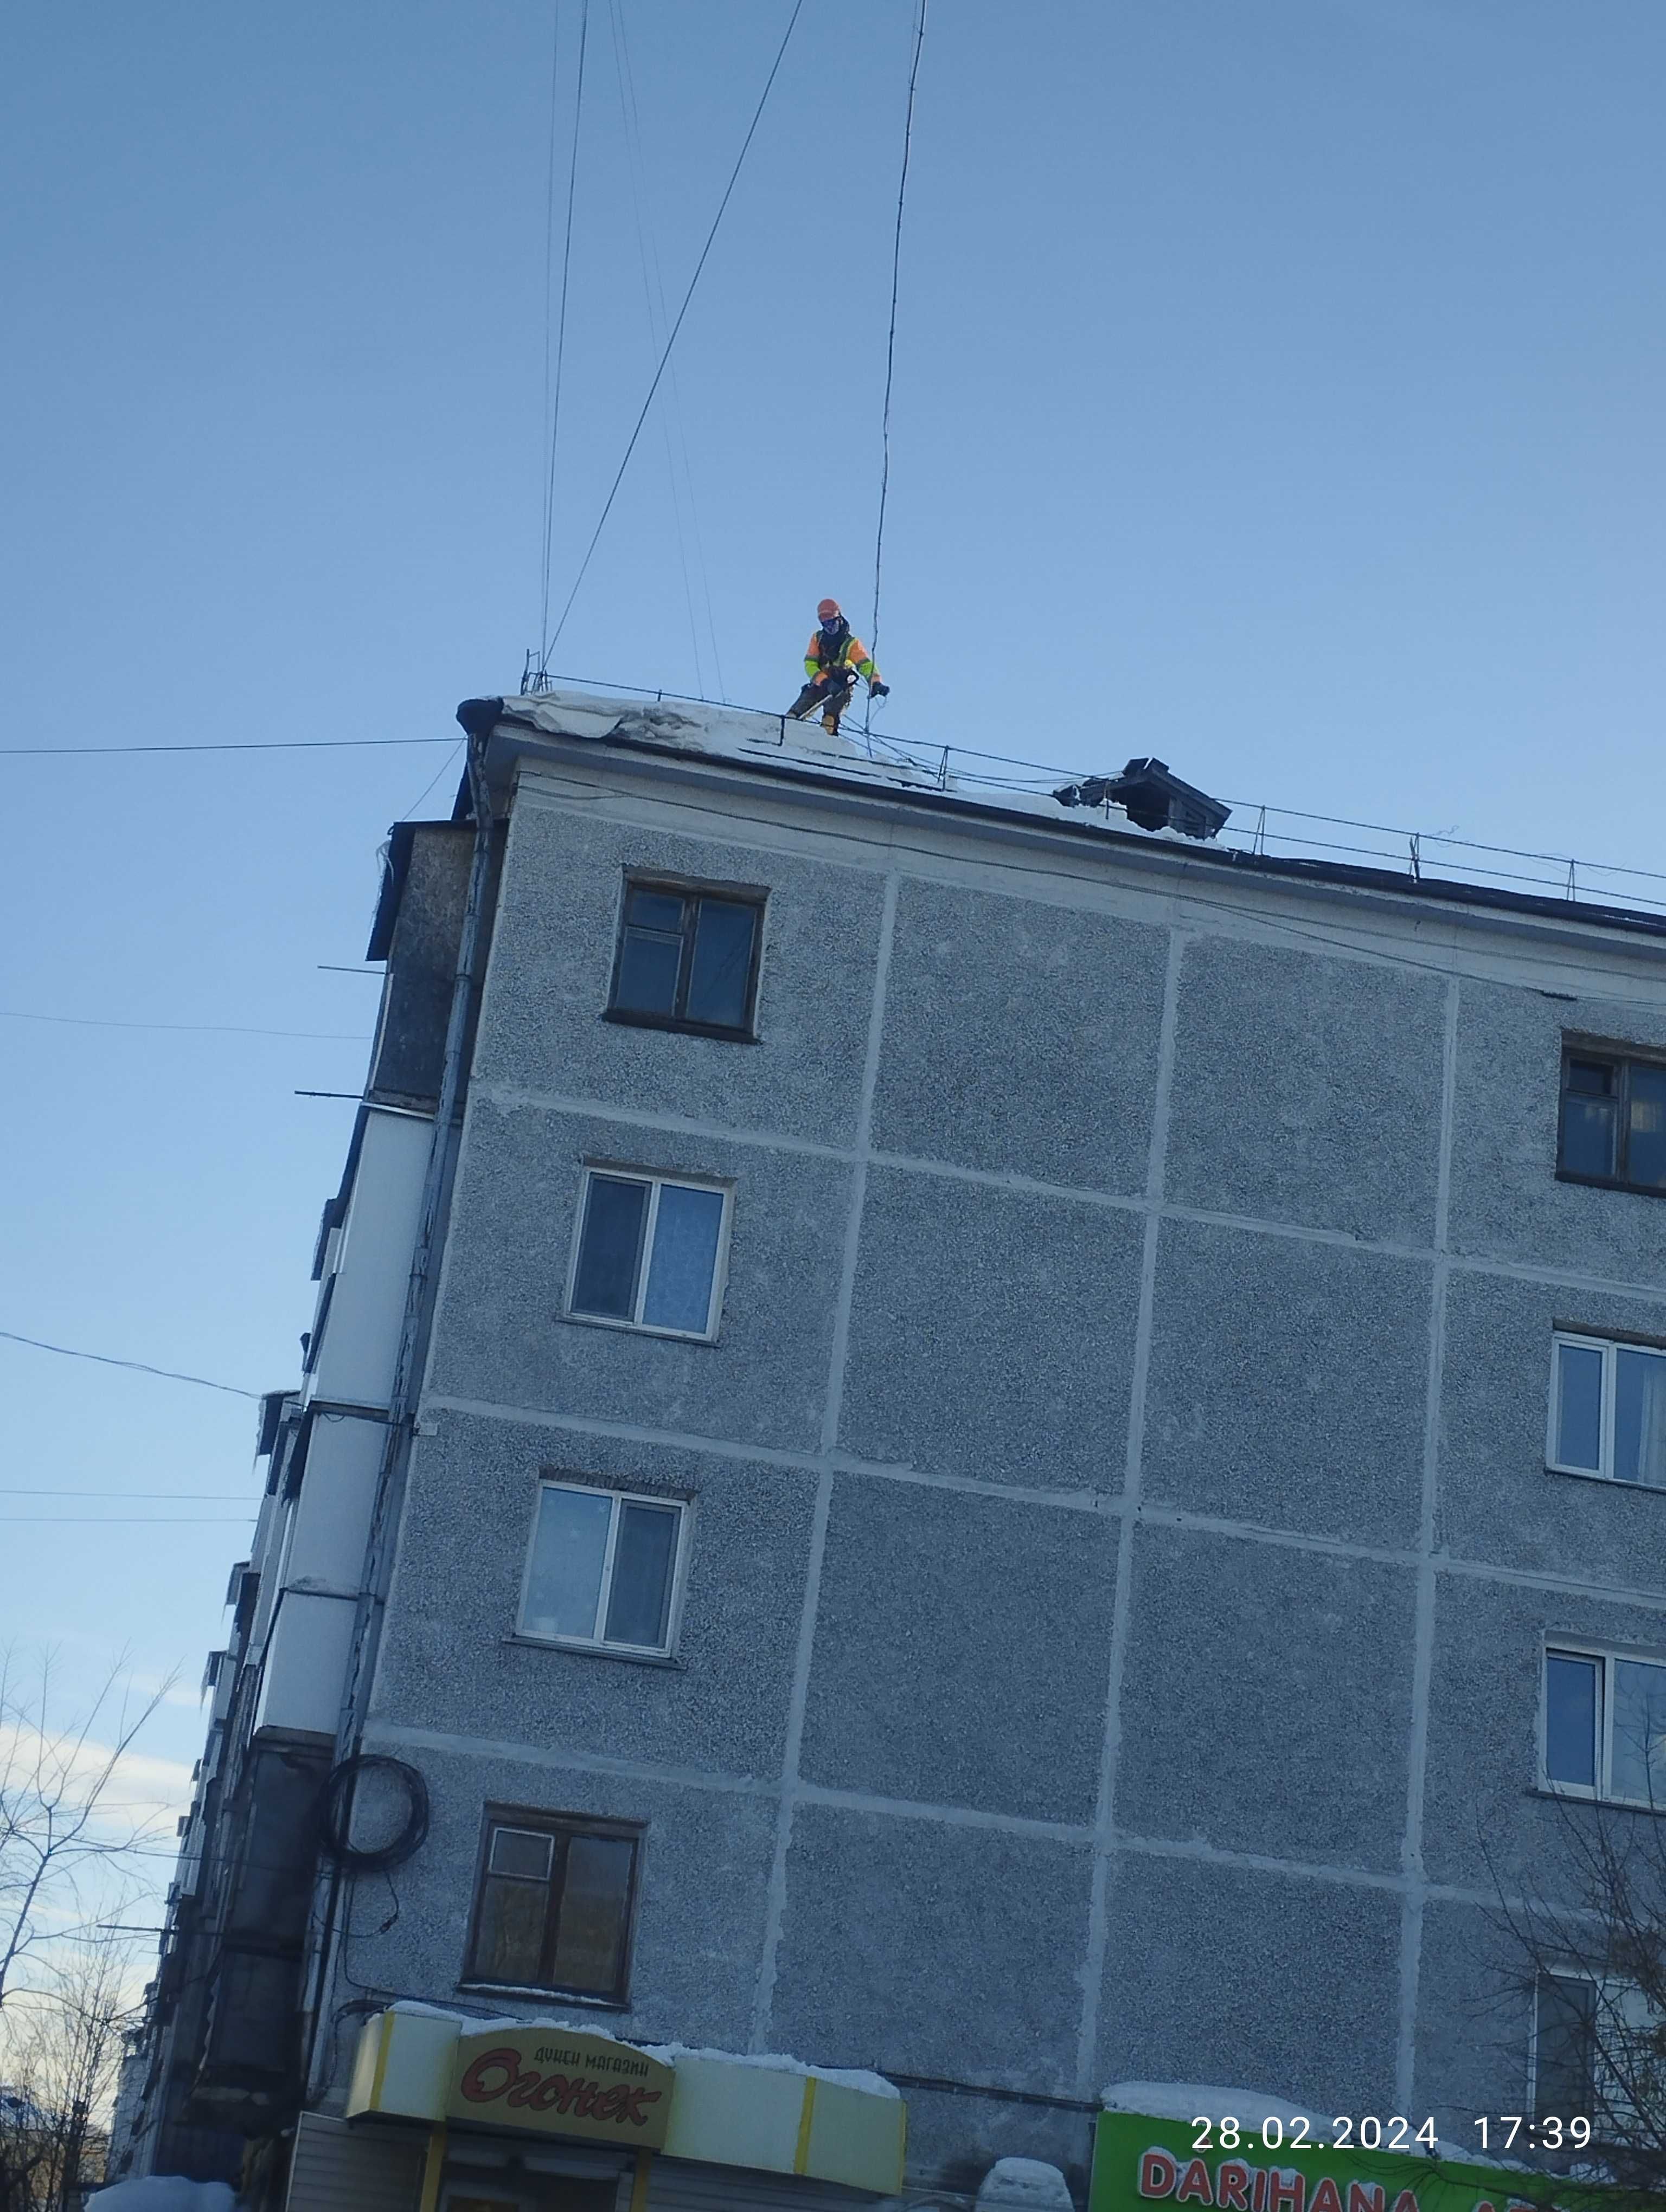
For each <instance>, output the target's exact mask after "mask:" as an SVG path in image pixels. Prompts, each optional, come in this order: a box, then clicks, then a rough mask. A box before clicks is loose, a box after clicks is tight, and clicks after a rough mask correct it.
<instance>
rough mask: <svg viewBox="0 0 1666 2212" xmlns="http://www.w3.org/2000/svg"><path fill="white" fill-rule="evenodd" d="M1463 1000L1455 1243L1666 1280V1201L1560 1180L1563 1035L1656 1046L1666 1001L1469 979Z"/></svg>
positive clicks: (1627, 1277)
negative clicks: (1620, 999)
mask: <svg viewBox="0 0 1666 2212" xmlns="http://www.w3.org/2000/svg"><path fill="white" fill-rule="evenodd" d="M1458 1005H1459V1015H1458V1058H1457V1085H1456V1096H1455V1098H1454V1103H1453V1142H1452V1197H1451V1243H1452V1249H1453V1250H1454V1251H1457V1252H1466V1253H1476V1254H1484V1255H1487V1256H1489V1257H1493V1258H1503V1259H1511V1260H1526V1261H1536V1262H1537V1263H1538V1264H1539V1265H1541V1266H1548V1267H1566V1268H1567V1269H1569V1270H1570V1272H1572V1273H1577V1274H1582V1275H1606V1276H1609V1277H1612V1278H1614V1279H1617V1280H1620V1281H1622V1282H1631V1283H1639V1284H1658V1283H1663V1282H1666V1204H1663V1202H1662V1200H1660V1199H1658V1198H1651V1197H1648V1196H1646V1195H1645V1194H1641V1193H1639V1192H1635V1191H1620V1190H1602V1189H1599V1188H1594V1187H1593V1186H1591V1185H1590V1184H1585V1183H1571V1182H1557V1180H1556V1133H1557V1121H1558V1115H1559V1112H1560V1089H1561V1075H1562V1040H1563V1037H1564V1036H1565V1035H1573V1036H1580V1035H1583V1036H1594V1037H1599V1038H1610V1039H1613V1040H1614V1042H1617V1043H1620V1044H1625V1043H1633V1044H1639V1045H1642V1046H1645V1047H1646V1048H1650V1049H1651V1050H1654V1051H1659V1050H1661V1049H1662V1048H1666V1012H1663V1013H1656V1012H1652V1011H1651V1009H1650V1008H1648V1007H1645V1006H1614V1005H1613V1004H1611V1003H1609V1002H1608V1001H1607V1000H1598V999H1568V998H1565V997H1563V996H1562V995H1561V994H1560V993H1559V994H1556V995H1555V996H1554V997H1552V996H1549V995H1547V994H1544V993H1541V992H1538V991H1512V990H1509V989H1506V988H1505V987H1503V986H1502V985H1498V984H1487V983H1476V982H1470V981H1466V982H1464V983H1463V984H1462V986H1461V996H1460V999H1459V1002H1458Z"/></svg>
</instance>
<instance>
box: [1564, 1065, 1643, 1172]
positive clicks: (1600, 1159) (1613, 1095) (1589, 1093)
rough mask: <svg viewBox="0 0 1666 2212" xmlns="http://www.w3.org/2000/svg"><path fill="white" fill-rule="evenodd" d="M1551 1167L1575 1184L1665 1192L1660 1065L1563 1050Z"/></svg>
mask: <svg viewBox="0 0 1666 2212" xmlns="http://www.w3.org/2000/svg"><path fill="white" fill-rule="evenodd" d="M1556 1171H1557V1173H1558V1174H1559V1175H1561V1176H1567V1177H1569V1178H1570V1179H1571V1180H1572V1181H1573V1182H1604V1183H1612V1184H1615V1185H1618V1186H1619V1187H1620V1188H1623V1189H1626V1190H1658V1191H1666V1066H1661V1065H1657V1063H1655V1062H1654V1061H1651V1060H1615V1059H1611V1058H1609V1057H1608V1056H1607V1055H1605V1054H1600V1053H1585V1052H1582V1051H1578V1050H1570V1051H1569V1052H1567V1053H1566V1054H1565V1055H1564V1057H1563V1060H1562V1127H1561V1139H1560V1144H1559V1146H1558V1147H1557V1154H1556Z"/></svg>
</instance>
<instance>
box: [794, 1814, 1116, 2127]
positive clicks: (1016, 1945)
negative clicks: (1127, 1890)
mask: <svg viewBox="0 0 1666 2212" xmlns="http://www.w3.org/2000/svg"><path fill="white" fill-rule="evenodd" d="M1090 1877H1091V1852H1090V1851H1089V1850H1088V1848H1087V1846H1086V1845H1085V1844H1060V1843H1052V1842H1049V1841H1047V1840H1046V1839H1044V1838H1038V1837H1031V1836H1019V1835H1013V1834H1012V1833H1010V1832H1007V1831H1006V1830H999V1829H990V1828H973V1827H961V1826H953V1825H951V1824H950V1823H948V1822H946V1821H939V1820H898V1819H896V1818H894V1817H887V1816H885V1815H880V1814H870V1813H856V1812H846V1811H844V1810H842V1809H836V1808H831V1807H827V1806H800V1808H799V1811H798V1814H797V1816H796V1818H795V1820H794V1822H793V1847H792V1850H791V1852H790V1854H789V1856H788V1862H787V1912H786V1917H785V1920H784V1922H783V1923H782V1936H781V1955H780V1966H779V1973H778V1978H777V1980H776V1983H775V2009H774V2014H773V2018H772V2024H771V2027H770V2037H771V2040H772V2043H773V2046H774V2048H775V2049H776V2050H778V2051H814V2052H815V2053H816V2054H817V2057H818V2062H819V2063H822V2064H824V2065H831V2066H876V2067H878V2068H879V2069H880V2070H881V2071H882V2072H884V2071H885V2070H887V2069H892V2068H894V2069H897V2070H898V2071H900V2072H903V2073H907V2074H930V2075H936V2076H937V2077H939V2079H941V2078H943V2077H945V2076H946V2077H948V2078H950V2079H952V2080H954V2081H994V2082H1000V2083H1001V2084H1003V2085H1004V2086H1006V2087H1009V2088H1018V2089H1037V2090H1041V2091H1043V2093H1048V2092H1050V2093H1055V2094H1056V2093H1057V2091H1058V2088H1059V2084H1060V2083H1061V2081H1067V2080H1068V2079H1069V2077H1070V2075H1071V2072H1072V2070H1073V2065H1074V2061H1075V2039H1076V2024H1077V2022H1078V2021H1079V2018H1080V2015H1081V1984H1080V1978H1079V1967H1080V1962H1081V1955H1082V1950H1083V1945H1084V1940H1085V1930H1086V1924H1087V1899H1088V1887H1089V1881H1090Z"/></svg>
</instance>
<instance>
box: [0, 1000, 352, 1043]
mask: <svg viewBox="0 0 1666 2212" xmlns="http://www.w3.org/2000/svg"><path fill="white" fill-rule="evenodd" d="M0 1021H4V1022H56V1023H61V1024H66V1025H67V1026H68V1027H69V1028H70V1029H77V1030H177V1031H179V1032H181V1033H183V1034H188V1035H190V1036H269V1037H305V1038H307V1039H309V1040H310V1041H311V1042H313V1043H315V1044H368V1043H369V1042H370V1040H369V1038H368V1036H362V1035H361V1034H360V1033H359V1031H358V1030H256V1029H247V1028H245V1027H244V1025H243V1024H241V1023H240V1022H117V1021H103V1020H100V1019H99V1018H97V1017H96V1016H95V1015H93V1014H31V1013H27V1012H24V1011H23V1010H22V1009H21V1007H17V1006H0Z"/></svg>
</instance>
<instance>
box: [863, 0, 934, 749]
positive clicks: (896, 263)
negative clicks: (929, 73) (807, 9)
mask: <svg viewBox="0 0 1666 2212" xmlns="http://www.w3.org/2000/svg"><path fill="white" fill-rule="evenodd" d="M926 4H927V0H920V13H919V15H917V16H916V17H915V25H914V58H913V59H912V61H911V62H910V63H909V105H908V112H907V114H906V115H905V116H904V118H903V171H902V174H901V176H900V177H899V178H898V179H897V228H896V230H895V232H894V234H892V237H891V327H890V329H889V330H888V331H887V332H886V334H885V406H884V408H883V410H881V413H880V417H879V524H878V526H877V528H876V529H875V531H874V533H873V627H872V628H871V629H869V631H868V634H867V635H868V647H867V649H868V651H869V652H870V653H872V654H873V657H874V659H875V660H876V662H877V660H878V659H879V570H880V564H881V562H883V560H884V557H885V495H886V494H887V493H888V492H889V490H890V489H891V380H892V377H893V375H894V374H895V372H896V368H897V290H898V288H899V285H900V283H901V280H902V274H903V203H904V202H905V201H906V199H907V197H908V190H909V149H911V148H912V146H913V144H914V94H915V86H916V85H918V83H919V82H920V50H921V47H922V46H924V45H925V43H926ZM872 716H873V696H872V695H871V694H870V696H868V698H867V699H866V701H864V702H863V708H862V729H863V732H865V733H866V730H867V726H868V723H869V721H870V720H871V719H872Z"/></svg>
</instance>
